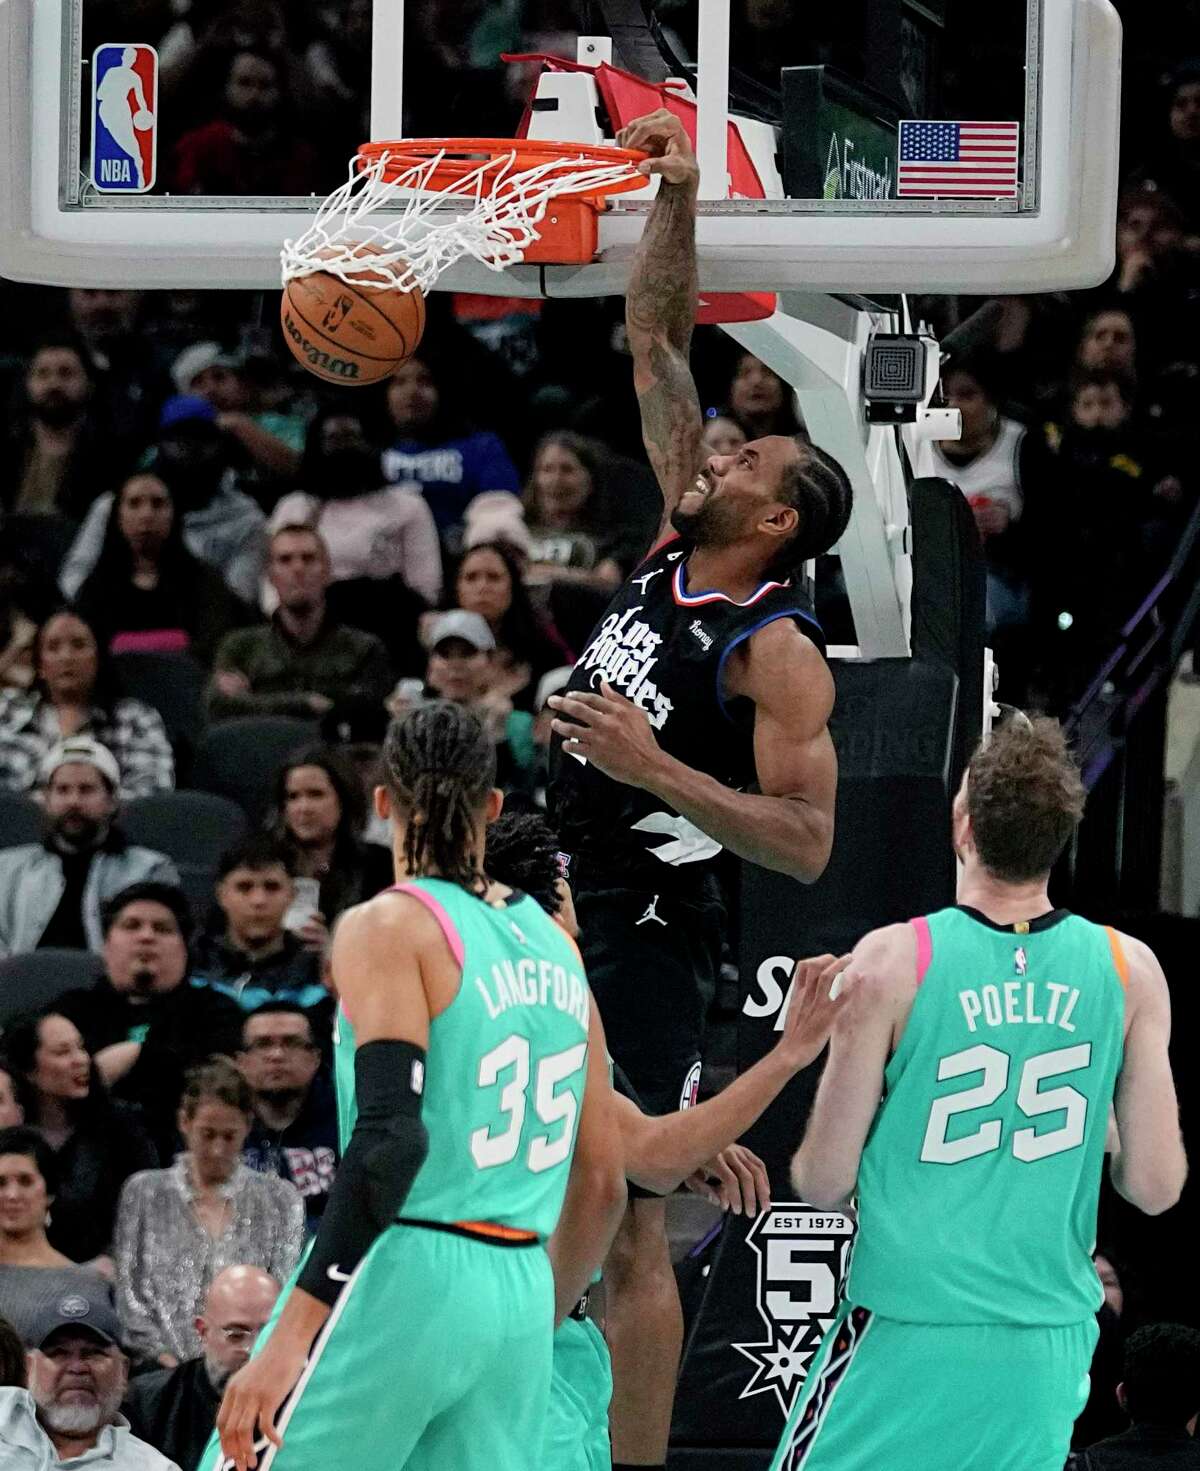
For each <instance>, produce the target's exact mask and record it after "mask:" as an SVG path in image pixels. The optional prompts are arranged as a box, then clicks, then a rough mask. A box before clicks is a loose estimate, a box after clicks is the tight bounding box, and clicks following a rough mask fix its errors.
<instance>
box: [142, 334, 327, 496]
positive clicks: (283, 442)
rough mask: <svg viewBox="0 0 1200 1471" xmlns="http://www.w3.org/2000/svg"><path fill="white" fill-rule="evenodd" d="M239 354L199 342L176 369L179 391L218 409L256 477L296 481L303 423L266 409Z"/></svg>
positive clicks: (183, 354)
mask: <svg viewBox="0 0 1200 1471" xmlns="http://www.w3.org/2000/svg"><path fill="white" fill-rule="evenodd" d="M246 366H247V365H246V359H245V357H243V356H242V355H241V354H240V353H232V352H224V351H222V349H221V347H220V345H219V344H218V343H216V342H196V343H193V345H192V346H191V347H188V348H185V349H184V350H183V352H181V353H180V354H179V356H178V357H177V358H176V359H175V361H174V363H173V364H172V365H171V377H172V379H173V380H174V383H175V390H176V392H177V393H181V394H185V395H190V396H194V397H196V398H203V399H206V400H207V401H208V402H209V403H210V404H212V406H213V408H214V409H215V410H216V411H217V427H218V428H219V429H220V430H221V431H222V432H223V433H224V434H227V435H228V436H229V438H230V439H231V440H232V441H234V442H235V443H236V444H237V445H239V446H240V447H241V450H242V453H243V455H244V457H245V459H246V460H247V461H248V462H249V464H250V466H251V467H252V468H253V471H254V472H255V473H256V475H259V476H262V477H264V478H266V479H267V480H269V481H275V482H278V481H280V480H291V479H292V478H293V477H294V476H295V475H296V472H297V471H298V470H299V469H300V452H301V450H302V449H303V448H304V420H303V419H301V418H300V417H299V416H298V415H293V414H280V413H275V412H273V411H272V410H269V409H263V408H262V407H261V406H260V405H259V404H258V403H257V401H256V394H255V390H254V381H253V379H252V378H251V377H250V376H249V375H248V374H247V371H246Z"/></svg>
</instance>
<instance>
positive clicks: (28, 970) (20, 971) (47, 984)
mask: <svg viewBox="0 0 1200 1471" xmlns="http://www.w3.org/2000/svg"><path fill="white" fill-rule="evenodd" d="M103 974H104V962H103V960H101V958H100V956H98V955H93V954H92V953H91V951H90V950H31V951H30V952H29V953H28V954H26V955H10V956H9V957H8V959H7V960H0V1027H6V1026H7V1025H8V1024H9V1022H11V1021H12V1019H13V1018H14V1017H16V1016H20V1015H21V1013H22V1012H26V1011H40V1010H41V1008H42V1007H43V1006H48V1005H49V1004H50V1003H51V1002H52V1001H55V1000H57V998H58V997H59V996H62V995H64V994H65V993H66V992H67V991H73V990H75V989H76V987H79V986H90V985H91V984H92V982H93V981H95V980H97V979H98V978H99V977H100V976H101V975H103Z"/></svg>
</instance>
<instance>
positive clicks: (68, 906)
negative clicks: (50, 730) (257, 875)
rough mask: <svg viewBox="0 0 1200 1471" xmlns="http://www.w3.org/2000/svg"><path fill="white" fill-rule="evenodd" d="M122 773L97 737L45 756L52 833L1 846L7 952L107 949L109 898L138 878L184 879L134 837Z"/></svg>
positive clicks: (2, 936) (0, 943)
mask: <svg viewBox="0 0 1200 1471" xmlns="http://www.w3.org/2000/svg"><path fill="white" fill-rule="evenodd" d="M119 780H120V772H119V771H118V769H117V763H116V760H115V759H114V757H113V755H112V752H111V751H109V750H108V749H107V747H105V746H102V745H100V743H99V742H98V741H94V740H92V739H91V737H90V736H74V737H72V738H71V739H70V740H66V741H60V742H59V744H58V745H57V746H55V747H54V749H53V750H52V751H51V752H50V754H49V755H48V756H47V757H46V759H45V760H44V761H43V762H42V767H41V796H42V803H43V818H42V822H43V827H44V836H43V839H42V842H41V843H40V844H39V843H23V844H21V845H20V846H19V847H16V848H4V849H0V955H16V954H20V953H21V952H23V951H28V950H38V949H43V948H45V947H47V946H55V947H59V948H63V949H70V950H96V951H98V950H100V948H101V946H102V944H103V934H102V931H101V922H100V914H101V910H102V908H103V906H104V904H105V902H106V901H107V900H109V899H111V898H112V897H113V895H114V894H118V893H120V891H121V890H122V889H126V888H128V887H129V885H130V884H136V883H143V882H145V881H147V880H152V881H155V882H158V883H170V884H173V883H178V881H179V875H178V874H177V873H176V871H175V865H174V864H173V863H172V862H171V860H170V859H169V858H167V857H166V856H165V855H164V854H162V853H156V852H155V851H154V850H153V849H151V848H141V847H138V846H136V845H134V844H131V843H129V842H128V841H127V840H126V838H125V835H124V834H123V833H122V831H121V827H120V823H119V821H118V819H117V810H118V798H117V784H118V782H119Z"/></svg>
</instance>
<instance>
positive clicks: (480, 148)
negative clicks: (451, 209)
mask: <svg viewBox="0 0 1200 1471" xmlns="http://www.w3.org/2000/svg"><path fill="white" fill-rule="evenodd" d="M647 156H648V155H647V154H646V153H644V152H642V150H640V149H637V148H616V147H613V146H611V145H607V144H600V143H572V142H565V141H563V140H562V139H558V138H554V139H546V138H403V139H399V140H397V141H394V142H383V143H364V144H363V145H362V146H361V147H360V148H359V150H358V153H357V155H356V157H357V160H358V165H359V167H360V168H361V169H368V168H374V167H377V166H378V167H379V168H380V171H381V176H382V178H383V179H384V180H385V181H386V182H388V183H395V182H398V181H399V180H401V179H402V178H403V177H404V176H405V175H406V174H409V173H411V172H412V170H413V169H415V168H422V167H424V172H423V174H422V178H421V184H422V188H423V189H426V190H429V191H431V192H438V193H440V192H442V191H445V190H448V189H449V190H452V189H454V188H456V187H457V186H459V185H461V184H462V183H463V181H464V180H465V179H467V178H469V177H470V176H471V175H474V174H478V175H479V178H480V192H492V193H493V194H494V195H495V196H496V197H498V198H499V197H502V196H503V195H504V194H505V193H512V194H524V193H526V192H528V191H530V190H531V189H532V188H534V187H537V188H543V189H544V188H545V187H546V186H547V185H549V186H550V188H551V196H552V197H551V198H550V200H549V202H548V204H547V206H546V213H545V215H544V216H543V217H542V219H541V220H540V221H539V223H538V227H537V235H538V238H537V239H535V240H533V241H532V242H531V243H530V244H529V245H528V246H527V247H526V248H525V251H524V259H525V261H526V262H527V263H529V264H532V265H586V264H587V263H588V262H589V261H591V260H592V259H593V257H594V256H595V254H596V247H597V243H598V233H599V232H598V225H597V219H598V216H599V214H600V211H601V210H602V209H604V208H605V207H606V196H607V195H609V194H623V193H626V192H627V191H629V190H631V189H643V188H645V186H646V182H647V179H646V176H645V175H644V174H639V173H636V172H633V170H635V169H636V168H637V165H638V164H640V163H641V162H642V161H643V160H644V159H645V158H646V157H647ZM430 165H432V166H431V167H430ZM581 165H582V166H587V165H595V166H598V167H603V166H605V165H608V166H619V165H625V166H626V167H627V168H628V169H629V170H630V171H631V172H630V173H629V174H628V175H626V176H625V177H623V178H617V179H606V180H603V181H601V182H596V181H595V180H590V181H584V182H581V183H579V184H578V185H575V184H572V183H570V182H568V181H567V176H568V175H571V174H576V173H578V172H579V170H580V167H581ZM559 178H561V179H562V181H563V183H564V186H565V190H566V192H562V191H561V190H559V189H555V188H554V184H555V181H556V179H559ZM487 180H494V182H491V183H488V184H487V186H486V189H485V187H484V181H487ZM457 197H459V198H462V197H469V196H465V195H463V194H460V195H458V196H457Z"/></svg>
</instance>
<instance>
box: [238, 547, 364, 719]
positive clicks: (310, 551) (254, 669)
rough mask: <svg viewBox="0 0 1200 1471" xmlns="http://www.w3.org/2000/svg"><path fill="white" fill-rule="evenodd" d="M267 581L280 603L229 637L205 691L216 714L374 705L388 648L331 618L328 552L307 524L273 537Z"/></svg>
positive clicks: (309, 712)
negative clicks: (260, 623)
mask: <svg viewBox="0 0 1200 1471" xmlns="http://www.w3.org/2000/svg"><path fill="white" fill-rule="evenodd" d="M268 575H269V577H270V580H271V586H272V588H273V589H274V591H275V595H276V597H277V598H278V599H279V606H278V607H277V608H276V610H275V613H274V614H273V615H272V618H271V621H270V623H269V624H267V625H266V626H264V627H259V628H242V629H238V630H236V631H235V632H234V633H231V634H229V635H228V636H227V637H226V638H225V639H224V640H223V641H222V643H221V646H220V648H219V649H218V650H217V657H216V667H215V670H214V673H213V680H212V685H211V688H210V691H209V708H210V710H211V711H212V713H213V715H214V716H217V717H224V716H230V715H298V716H301V717H309V718H311V717H312V716H321V715H324V714H325V713H326V712H327V711H328V710H330V709H331V708H332V707H334V706H335V705H337V704H338V703H339V702H341V701H357V700H370V701H373V702H375V703H379V702H380V701H382V700H383V698H384V696H385V695H386V694H387V691H388V690H389V689H390V688H391V682H392V669H391V664H390V661H389V660H388V655H387V650H386V649H385V648H384V646H383V644H382V643H381V642H380V640H379V639H377V638H376V637H375V635H374V634H371V633H365V632H363V630H362V629H359V628H348V627H347V626H346V625H345V624H342V623H338V622H337V621H336V619H334V618H333V617H332V616H331V615H330V612H329V608H328V604H327V601H326V592H327V590H328V587H329V579H330V569H329V553H328V550H327V549H326V546H325V543H324V541H323V540H322V538H321V535H320V533H319V532H317V531H314V530H313V529H312V527H310V526H283V527H280V528H279V529H278V530H277V531H276V532H275V533H274V534H273V535H272V537H271V543H270V559H269V564H268Z"/></svg>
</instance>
